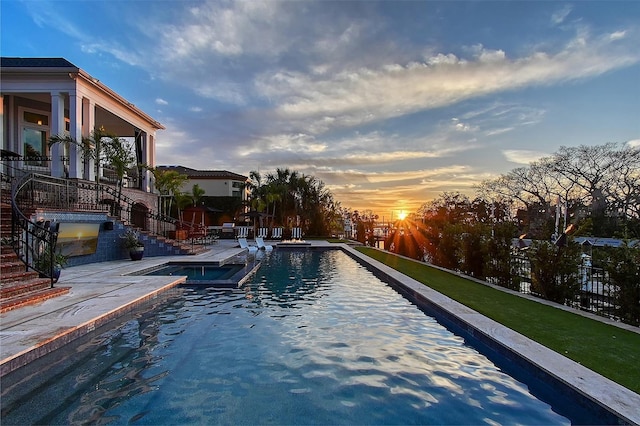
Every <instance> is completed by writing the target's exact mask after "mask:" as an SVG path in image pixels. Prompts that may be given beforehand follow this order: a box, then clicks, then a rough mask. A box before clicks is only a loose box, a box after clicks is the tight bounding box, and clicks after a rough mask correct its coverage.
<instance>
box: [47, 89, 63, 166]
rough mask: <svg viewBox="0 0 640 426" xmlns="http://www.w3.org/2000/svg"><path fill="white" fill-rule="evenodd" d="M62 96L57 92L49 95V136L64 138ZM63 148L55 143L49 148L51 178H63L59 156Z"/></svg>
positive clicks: (61, 154)
mask: <svg viewBox="0 0 640 426" xmlns="http://www.w3.org/2000/svg"><path fill="white" fill-rule="evenodd" d="M64 131H65V129H64V95H63V94H62V93H59V92H54V93H51V135H50V136H54V135H56V136H57V135H60V136H64ZM63 155H64V147H63V146H61V144H59V143H56V144H54V145H53V146H52V147H51V176H53V177H63V176H64V164H63V162H62V158H61V156H63Z"/></svg>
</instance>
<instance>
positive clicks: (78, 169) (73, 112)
mask: <svg viewBox="0 0 640 426" xmlns="http://www.w3.org/2000/svg"><path fill="white" fill-rule="evenodd" d="M82 102H83V100H82V98H81V97H80V96H78V94H77V93H69V136H70V137H71V138H72V139H73V140H75V141H76V142H77V143H82ZM82 173H83V166H82V149H81V148H80V147H79V146H78V145H75V144H71V145H70V146H69V177H70V178H73V179H81V178H82Z"/></svg>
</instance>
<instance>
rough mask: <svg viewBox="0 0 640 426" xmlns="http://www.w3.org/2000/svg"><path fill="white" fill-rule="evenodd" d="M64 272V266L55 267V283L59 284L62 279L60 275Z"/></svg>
mask: <svg viewBox="0 0 640 426" xmlns="http://www.w3.org/2000/svg"><path fill="white" fill-rule="evenodd" d="M61 272H62V266H60V265H56V266H54V267H53V282H54V283H57V282H58V280H59V279H60V273H61Z"/></svg>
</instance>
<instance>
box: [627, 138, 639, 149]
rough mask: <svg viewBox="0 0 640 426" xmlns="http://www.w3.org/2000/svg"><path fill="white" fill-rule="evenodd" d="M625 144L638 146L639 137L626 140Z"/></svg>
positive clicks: (633, 146)
mask: <svg viewBox="0 0 640 426" xmlns="http://www.w3.org/2000/svg"><path fill="white" fill-rule="evenodd" d="M627 145H628V146H630V147H631V148H640V139H632V140H630V141H627Z"/></svg>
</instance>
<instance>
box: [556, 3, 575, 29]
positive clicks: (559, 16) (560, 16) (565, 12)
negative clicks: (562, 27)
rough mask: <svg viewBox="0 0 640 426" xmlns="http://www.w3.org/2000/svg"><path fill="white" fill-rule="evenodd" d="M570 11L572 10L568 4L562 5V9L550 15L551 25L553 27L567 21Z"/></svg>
mask: <svg viewBox="0 0 640 426" xmlns="http://www.w3.org/2000/svg"><path fill="white" fill-rule="evenodd" d="M572 10H573V7H572V6H571V5H568V4H567V5H564V6H563V7H562V9H560V10H557V11H556V12H554V13H553V14H552V15H551V23H552V24H553V25H559V24H562V23H563V22H564V21H565V19H567V16H569V14H570V13H571V11H572Z"/></svg>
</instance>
